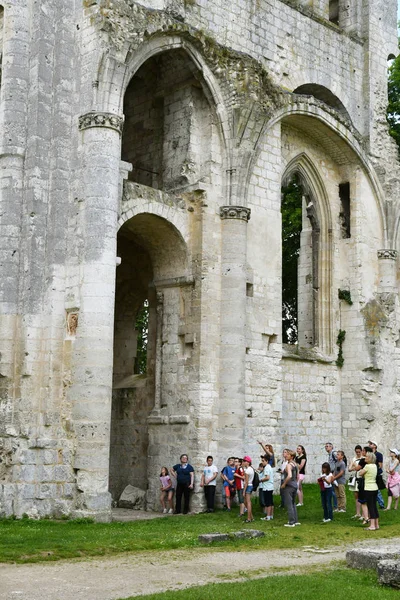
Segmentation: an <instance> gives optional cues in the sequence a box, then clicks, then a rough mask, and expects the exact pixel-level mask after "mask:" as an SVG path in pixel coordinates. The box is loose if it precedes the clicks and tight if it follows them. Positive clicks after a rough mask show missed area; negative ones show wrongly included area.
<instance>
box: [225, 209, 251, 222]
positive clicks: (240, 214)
mask: <svg viewBox="0 0 400 600" xmlns="http://www.w3.org/2000/svg"><path fill="white" fill-rule="evenodd" d="M250 213H251V209H250V208H247V207H246V206H220V209H219V216H220V217H221V219H240V220H241V221H246V223H247V221H248V220H249V219H250Z"/></svg>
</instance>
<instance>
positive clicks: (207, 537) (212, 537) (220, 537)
mask: <svg viewBox="0 0 400 600" xmlns="http://www.w3.org/2000/svg"><path fill="white" fill-rule="evenodd" d="M264 536H265V533H264V531H260V530H259V529H246V530H244V531H233V532H232V533H205V534H203V535H199V538H198V539H199V542H202V543H203V544H212V543H213V542H227V541H228V540H232V539H244V538H259V537H264Z"/></svg>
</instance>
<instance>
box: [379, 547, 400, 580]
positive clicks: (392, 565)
mask: <svg viewBox="0 0 400 600" xmlns="http://www.w3.org/2000/svg"><path fill="white" fill-rule="evenodd" d="M399 555H400V548H399ZM399 555H398V556H399ZM377 571H378V579H379V583H381V584H382V585H390V586H391V587H394V588H397V589H400V563H399V560H398V558H396V559H384V560H380V561H379V562H378V567H377Z"/></svg>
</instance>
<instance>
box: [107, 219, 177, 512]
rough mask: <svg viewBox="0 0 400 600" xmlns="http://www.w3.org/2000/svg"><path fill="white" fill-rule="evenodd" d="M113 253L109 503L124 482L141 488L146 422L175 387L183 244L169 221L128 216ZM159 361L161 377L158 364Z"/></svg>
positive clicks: (144, 470)
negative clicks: (117, 260)
mask: <svg viewBox="0 0 400 600" xmlns="http://www.w3.org/2000/svg"><path fill="white" fill-rule="evenodd" d="M117 251H118V256H119V257H120V259H121V264H120V266H119V267H118V269H117V277H116V295H115V328H114V377H113V399H112V416H111V449H110V492H111V494H112V497H113V499H114V500H116V499H118V498H119V496H120V494H121V492H122V491H123V489H124V488H125V486H126V485H128V484H131V485H134V486H136V487H139V488H141V489H146V488H147V458H148V444H149V441H148V423H147V420H148V417H149V415H150V413H151V412H152V410H153V409H154V408H155V407H158V408H161V407H162V406H163V405H165V404H167V402H168V393H169V392H172V390H173V389H174V385H175V384H176V382H174V381H173V378H172V377H171V373H173V372H174V368H173V363H174V358H175V357H176V350H177V346H178V344H179V339H178V321H179V316H180V310H179V307H180V303H181V291H180V288H179V287H176V286H175V285H174V282H176V281H179V279H180V278H185V276H186V274H187V256H186V245H185V242H184V241H183V239H182V237H181V236H180V234H179V233H178V231H177V230H176V228H175V227H174V226H173V225H172V224H171V223H169V222H168V221H166V220H165V219H163V218H161V217H159V216H156V215H152V214H146V213H144V214H139V215H137V216H135V217H133V218H131V219H129V220H128V221H127V222H126V223H125V224H124V225H123V226H122V227H121V229H120V231H119V233H118V240H117ZM138 342H139V343H138ZM161 363H162V364H163V365H164V371H165V372H164V374H163V373H162V372H160V371H159V370H158V369H157V364H161ZM166 375H167V376H166ZM166 379H167V380H168V382H169V384H168V383H166ZM161 389H162V390H163V392H162V393H161Z"/></svg>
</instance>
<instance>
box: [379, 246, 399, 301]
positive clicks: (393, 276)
mask: <svg viewBox="0 0 400 600" xmlns="http://www.w3.org/2000/svg"><path fill="white" fill-rule="evenodd" d="M378 259H379V291H380V292H396V291H397V250H389V249H387V250H386V249H385V250H378Z"/></svg>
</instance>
